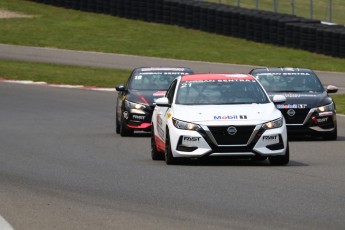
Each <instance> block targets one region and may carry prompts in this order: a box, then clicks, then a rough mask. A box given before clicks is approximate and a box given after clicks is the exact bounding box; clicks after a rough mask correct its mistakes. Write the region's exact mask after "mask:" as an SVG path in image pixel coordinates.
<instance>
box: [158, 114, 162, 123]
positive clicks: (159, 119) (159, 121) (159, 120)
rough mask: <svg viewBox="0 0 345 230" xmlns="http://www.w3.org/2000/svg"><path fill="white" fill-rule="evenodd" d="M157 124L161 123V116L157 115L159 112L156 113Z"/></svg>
mask: <svg viewBox="0 0 345 230" xmlns="http://www.w3.org/2000/svg"><path fill="white" fill-rule="evenodd" d="M157 124H158V125H159V126H161V125H162V118H161V117H160V116H159V114H157Z"/></svg>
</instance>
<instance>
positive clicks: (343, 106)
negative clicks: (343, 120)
mask: <svg viewBox="0 0 345 230" xmlns="http://www.w3.org/2000/svg"><path fill="white" fill-rule="evenodd" d="M331 96H332V98H333V100H334V101H335V104H336V107H337V113H341V114H345V94H334V95H331Z"/></svg>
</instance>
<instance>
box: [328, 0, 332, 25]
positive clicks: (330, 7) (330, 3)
mask: <svg viewBox="0 0 345 230" xmlns="http://www.w3.org/2000/svg"><path fill="white" fill-rule="evenodd" d="M328 16H329V22H332V0H329V1H328Z"/></svg>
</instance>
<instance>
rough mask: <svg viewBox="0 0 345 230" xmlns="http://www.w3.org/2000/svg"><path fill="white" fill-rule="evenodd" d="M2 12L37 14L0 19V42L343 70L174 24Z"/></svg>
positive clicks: (24, 8) (32, 9) (8, 3)
mask: <svg viewBox="0 0 345 230" xmlns="http://www.w3.org/2000/svg"><path fill="white" fill-rule="evenodd" d="M0 8H3V9H9V10H15V11H19V12H23V13H27V14H31V15H34V16H35V17H34V18H31V19H27V18H25V19H7V20H1V21H0V23H1V26H0V34H1V36H0V43H7V44H19V45H29V46H43V47H57V48H65V49H72V50H92V51H101V52H109V53H123V54H135V55H143V56H155V57H166V58H176V59H188V60H200V61H210V62H222V63H234V64H249V65H257V66H292V67H299V66H303V67H306V68H311V69H315V70H328V71H339V72H345V59H340V58H332V57H329V56H325V55H318V54H314V53H310V52H307V51H300V50H294V49H288V48H283V47H278V46H273V45H268V44H260V43H255V42H250V41H246V40H243V39H236V38H233V37H227V36H220V35H215V34H209V33H205V32H201V31H197V30H191V29H185V28H181V27H178V26H169V25H162V24H157V23H147V22H142V21H135V20H127V19H122V18H117V17H111V16H107V15H100V14H93V13H85V12H79V11H74V10H66V9H63V8H58V7H53V6H49V5H44V4H38V3H35V2H30V1H23V0H1V2H0Z"/></svg>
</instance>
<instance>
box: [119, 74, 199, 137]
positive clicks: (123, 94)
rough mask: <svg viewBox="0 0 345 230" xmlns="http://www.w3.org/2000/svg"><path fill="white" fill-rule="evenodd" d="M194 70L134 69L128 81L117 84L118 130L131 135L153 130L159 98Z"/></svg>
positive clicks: (123, 134)
mask: <svg viewBox="0 0 345 230" xmlns="http://www.w3.org/2000/svg"><path fill="white" fill-rule="evenodd" d="M191 73H193V71H192V70H191V69H190V68H185V67H181V68H176V67H141V68H136V69H134V70H133V71H132V73H131V75H130V76H129V78H128V81H127V83H126V84H122V85H118V86H116V91H117V92H118V96H117V103H116V118H115V127H116V128H115V130H116V133H119V134H120V135H121V136H130V135H132V134H133V132H134V131H151V117H152V113H153V109H154V106H155V101H156V100H157V98H160V97H164V95H165V92H166V90H167V89H168V88H169V85H170V83H171V82H172V81H173V80H174V79H175V78H176V77H179V76H182V75H186V74H191Z"/></svg>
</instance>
